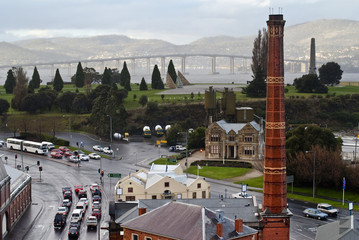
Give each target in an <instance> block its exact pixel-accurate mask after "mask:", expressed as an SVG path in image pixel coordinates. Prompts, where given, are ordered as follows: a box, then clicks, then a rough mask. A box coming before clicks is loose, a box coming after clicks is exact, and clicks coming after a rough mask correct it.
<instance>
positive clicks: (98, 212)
mask: <svg viewBox="0 0 359 240" xmlns="http://www.w3.org/2000/svg"><path fill="white" fill-rule="evenodd" d="M92 216H95V217H96V218H97V219H98V220H100V219H101V209H99V208H94V209H92Z"/></svg>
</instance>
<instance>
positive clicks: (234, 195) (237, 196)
mask: <svg viewBox="0 0 359 240" xmlns="http://www.w3.org/2000/svg"><path fill="white" fill-rule="evenodd" d="M232 198H252V196H250V195H248V193H246V192H239V193H233V194H232Z"/></svg>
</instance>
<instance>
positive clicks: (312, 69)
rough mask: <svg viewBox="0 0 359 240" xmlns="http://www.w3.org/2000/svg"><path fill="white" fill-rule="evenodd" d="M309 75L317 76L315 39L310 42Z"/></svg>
mask: <svg viewBox="0 0 359 240" xmlns="http://www.w3.org/2000/svg"><path fill="white" fill-rule="evenodd" d="M309 74H317V68H316V67H315V38H312V39H311V40H310V64H309Z"/></svg>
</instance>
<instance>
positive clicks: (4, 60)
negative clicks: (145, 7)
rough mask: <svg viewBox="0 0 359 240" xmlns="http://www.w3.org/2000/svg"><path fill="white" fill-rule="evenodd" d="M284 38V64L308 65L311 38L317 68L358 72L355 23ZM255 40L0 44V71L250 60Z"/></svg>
mask: <svg viewBox="0 0 359 240" xmlns="http://www.w3.org/2000/svg"><path fill="white" fill-rule="evenodd" d="M284 35H285V38H284V43H285V58H287V59H298V60H299V59H300V60H308V59H309V54H310V39H311V38H313V37H314V38H315V39H316V40H315V41H316V51H317V52H316V56H317V61H318V62H329V61H335V62H338V63H339V64H340V65H341V66H342V69H343V70H345V71H347V72H359V41H358V37H359V21H351V20H332V19H331V20H327V19H324V20H317V21H311V22H306V23H303V24H298V25H294V26H289V27H286V28H285V32H284ZM255 37H256V36H255V35H253V36H245V37H230V36H215V37H206V38H201V39H199V40H197V41H194V42H192V43H189V44H186V45H175V44H172V43H169V42H166V41H162V40H157V39H150V40H139V39H132V38H129V37H126V36H121V35H106V36H96V37H88V38H65V37H63V38H46V39H45V38H42V39H30V40H23V41H16V42H11V43H8V42H0V52H1V54H0V65H12V64H13V65H18V64H26V63H40V62H55V61H66V60H81V59H95V58H110V57H130V56H143V55H158V54H178V53H210V54H219V53H220V54H235V55H247V56H251V55H252V48H253V40H254V39H255Z"/></svg>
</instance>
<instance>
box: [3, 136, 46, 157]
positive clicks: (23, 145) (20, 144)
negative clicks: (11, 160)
mask: <svg viewBox="0 0 359 240" xmlns="http://www.w3.org/2000/svg"><path fill="white" fill-rule="evenodd" d="M6 146H7V148H10V149H15V150H20V151H24V152H30V153H36V154H46V153H47V150H48V147H47V144H44V143H39V142H33V141H26V140H22V139H17V138H8V139H7V141H6Z"/></svg>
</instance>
